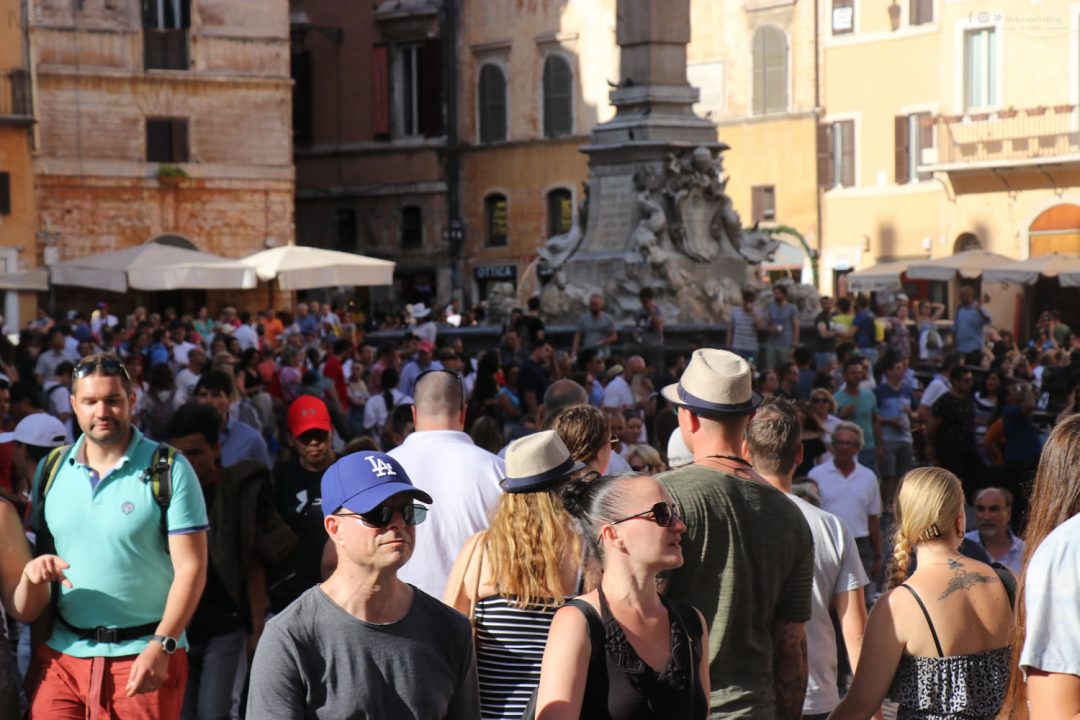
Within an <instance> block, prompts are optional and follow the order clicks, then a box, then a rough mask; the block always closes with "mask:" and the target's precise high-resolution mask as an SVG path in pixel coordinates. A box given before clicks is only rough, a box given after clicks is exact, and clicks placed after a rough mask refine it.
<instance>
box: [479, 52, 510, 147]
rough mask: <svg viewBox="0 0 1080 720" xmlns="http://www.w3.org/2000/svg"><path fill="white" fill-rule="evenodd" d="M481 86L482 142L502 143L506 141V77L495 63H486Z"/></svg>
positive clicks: (481, 77)
mask: <svg viewBox="0 0 1080 720" xmlns="http://www.w3.org/2000/svg"><path fill="white" fill-rule="evenodd" d="M479 85H480V86H479V88H477V103H478V105H479V107H478V108H477V112H478V114H479V116H480V142H482V143H492V142H502V141H504V140H506V75H504V74H503V71H502V68H501V67H499V66H498V65H496V64H495V63H484V65H483V67H481V68H480V80H479Z"/></svg>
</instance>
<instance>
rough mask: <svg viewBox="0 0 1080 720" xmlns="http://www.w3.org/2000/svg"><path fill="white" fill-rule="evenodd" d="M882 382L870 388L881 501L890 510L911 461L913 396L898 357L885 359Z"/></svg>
mask: <svg viewBox="0 0 1080 720" xmlns="http://www.w3.org/2000/svg"><path fill="white" fill-rule="evenodd" d="M885 360H886V367H885V381H884V382H882V383H879V384H878V385H877V386H876V387H875V388H874V395H875V396H877V405H878V417H879V423H880V425H881V444H882V453H881V456H880V457H881V467H880V468H879V469H880V470H881V500H882V504H883V505H884V506H885V507H886V508H889V507H892V502H893V496H894V495H895V494H896V487H897V482H898V481H899V480H900V478H902V477H904V475H906V474H907V471H908V470H910V469H911V466H912V464H913V462H914V444H913V438H912V435H911V419H912V418H913V417H914V416H915V413H914V410H913V409H912V406H913V405H914V404H915V395H914V393H913V392H912V391H911V387H910V386H909V385H907V384H906V383H905V382H904V376H905V375H906V374H907V363H906V362H904V360H903V358H901V357H900V356H899V355H896V354H893V353H890V354H888V355H887V356H886V358H885Z"/></svg>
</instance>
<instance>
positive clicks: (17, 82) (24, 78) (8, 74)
mask: <svg viewBox="0 0 1080 720" xmlns="http://www.w3.org/2000/svg"><path fill="white" fill-rule="evenodd" d="M32 118H33V109H32V107H31V103H30V73H28V72H27V71H26V70H19V69H16V70H0V123H23V122H30V121H31V120H32Z"/></svg>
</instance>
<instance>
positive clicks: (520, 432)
mask: <svg viewBox="0 0 1080 720" xmlns="http://www.w3.org/2000/svg"><path fill="white" fill-rule="evenodd" d="M772 295H773V298H772V301H771V302H769V303H767V304H765V305H759V301H758V297H757V295H756V294H754V293H751V292H747V293H746V294H745V295H744V303H743V305H742V307H740V308H736V309H735V311H734V312H733V313H732V316H731V318H730V319H729V323H728V327H727V336H726V346H724V349H714V348H710V347H705V346H699V347H692V348H689V349H686V350H685V351H684V349H682V348H672V347H668V346H666V345H665V342H664V332H665V328H664V321H663V317H662V313H661V312H660V310H659V309H658V307H657V305H656V303H655V301H654V298H653V297H652V294H651V293H650V292H649V291H647V290H645V291H643V292H642V294H641V308H640V310H639V311H638V312H637V313H636V314H635V316H634V324H633V326H632V327H630V328H627V329H624V330H622V331H620V329H619V328H618V327H617V325H616V323H615V321H614V319H613V318H612V316H611V315H609V314H608V313H606V312H605V311H604V298H603V297H601V296H599V295H594V296H593V297H591V298H590V299H589V303H588V308H587V310H586V311H585V312H584V313H583V315H582V317H581V318H580V320H579V321H578V323H577V325H576V327H575V332H574V334H573V338H572V342H570V343H569V344H568V345H569V346H568V347H556V346H555V344H554V343H553V340H552V338H551V337H549V335H548V328H547V327H546V325H545V323H544V320H543V318H542V316H541V313H540V309H539V303H538V302H535V299H534V301H533V302H530V303H529V305H528V307H527V308H522V309H521V310H515V311H514V312H513V313H512V314H511V316H510V318H509V320H508V322H507V323H506V325H505V326H504V327H503V328H502V329H501V332H500V333H499V335H498V340H497V343H493V344H492V346H491V347H489V348H482V349H481V350H480V351H479V352H471V351H470V349H467V348H466V347H465V346H464V344H463V342H462V339H461V337H462V336H461V334H460V333H455V332H452V331H451V330H450V328H451V327H452V326H453V324H452V323H447V322H446V318H447V317H450V316H454V315H455V314H457V316H458V317H459V321H460V318H461V317H462V316H461V315H460V314H459V313H457V308H456V307H449V308H446V309H445V310H435V311H433V310H432V309H430V308H427V307H425V306H423V305H420V304H418V305H415V306H410V307H409V308H408V312H407V313H406V319H405V325H404V327H401V328H399V331H398V332H396V333H394V334H393V337H394V338H395V339H393V340H389V339H385V338H386V337H388V335H387V334H385V333H384V334H383V335H382V336H381V338H382V339H379V340H377V341H373V340H370V339H369V337H368V336H369V333H371V332H372V331H374V330H378V329H384V328H380V327H376V326H374V325H373V324H370V323H364V322H361V321H359V320H358V319H357V318H354V317H352V316H350V315H348V314H346V313H343V312H341V311H340V310H339V309H337V308H333V307H330V306H323V305H320V304H319V303H316V302H301V303H298V304H297V305H296V306H295V307H294V308H292V309H291V310H290V311H289V312H282V311H275V310H265V311H262V312H258V313H250V312H246V311H236V310H235V309H233V308H223V309H222V310H221V311H220V312H219V313H217V314H216V316H214V317H211V315H210V313H208V312H207V310H206V309H205V308H204V309H201V310H200V311H199V312H198V313H196V314H195V315H193V316H189V315H184V316H179V315H177V314H176V313H174V312H171V311H166V312H164V313H163V314H160V315H159V314H156V313H146V312H145V311H144V310H142V309H141V308H140V309H137V310H136V311H135V312H134V313H133V314H132V315H130V316H128V317H127V318H125V320H124V321H123V322H121V321H120V320H119V319H118V318H116V317H115V316H114V315H112V314H110V312H109V309H108V307H106V306H104V305H103V304H102V305H99V306H98V307H97V308H96V309H95V310H94V311H93V313H91V314H89V315H88V316H84V315H82V314H79V313H71V314H69V316H68V317H67V318H65V319H63V320H54V319H53V318H51V317H49V316H48V314H47V313H45V312H44V311H42V312H41V313H39V318H38V320H37V321H36V322H34V323H32V324H31V326H29V327H28V328H27V329H25V330H24V331H22V332H21V333H20V335H19V338H18V342H17V343H11V342H10V341H8V340H7V339H6V338H3V339H0V371H2V377H0V422H2V424H3V427H2V430H3V432H4V434H2V435H0V498H2V501H0V534H3V536H4V540H3V548H4V549H3V551H2V552H0V600H2V602H3V607H4V611H5V614H6V622H5V629H6V633H4V634H3V636H2V637H0V660H2V661H0V718H2V717H18V716H19V713H20V711H21V710H20V706H21V707H22V708H23V709H28V711H29V715H30V717H40V718H66V717H90V716H95V717H97V716H101V717H104V716H109V717H121V718H126V717H161V718H174V717H183V718H228V717H245V716H246V717H251V718H279V717H326V718H339V717H354V716H367V717H387V718H390V717H393V718H398V717H416V718H481V717H482V718H485V719H488V718H517V717H541V718H545V719H550V718H577V717H611V718H643V717H692V718H702V717H751V718H777V717H779V718H813V719H815V720H817V719H819V718H821V719H823V718H826V717H835V718H849V717H850V718H870V717H880V712H881V707H882V703H883V701H884V699H885V698H886V697H887V696H888V697H891V698H892V699H893V700H894V701H895V702H897V703H898V704H899V715H898V716H899V717H963V718H968V717H972V718H974V717H985V718H991V717H995V716H996V714H997V713H998V712H999V711H1000V710H1001V709H1002V708H1005V709H1006V710H1007V711H1008V710H1010V709H1011V710H1013V711H1017V712H1018V711H1019V710H1020V709H1022V708H1023V707H1025V706H1029V707H1030V708H1031V712H1032V714H1031V717H1037V718H1056V717H1071V716H1072V715H1071V713H1075V712H1078V711H1080V680H1077V675H1075V674H1074V673H1075V662H1074V659H1073V657H1074V656H1072V655H1071V652H1073V650H1072V648H1070V647H1069V645H1070V643H1072V642H1073V641H1072V640H1071V637H1072V635H1071V633H1067V632H1066V633H1063V632H1051V628H1052V627H1061V628H1072V627H1077V626H1080V616H1078V614H1077V613H1075V612H1074V611H1073V610H1072V608H1071V607H1069V608H1063V607H1060V603H1055V602H1054V598H1055V597H1060V596H1061V594H1062V593H1066V592H1070V591H1071V589H1072V588H1071V584H1075V581H1076V578H1075V572H1074V571H1073V570H1072V569H1069V570H1068V571H1064V570H1063V568H1066V567H1068V568H1072V567H1073V566H1070V565H1068V563H1069V561H1070V559H1071V558H1072V557H1073V556H1072V553H1073V552H1075V551H1074V550H1073V546H1074V543H1072V542H1071V537H1070V536H1069V534H1068V528H1069V527H1071V521H1070V519H1071V518H1072V516H1073V515H1075V514H1076V513H1077V512H1078V511H1080V500H1078V498H1080V420H1078V419H1077V414H1078V413H1080V401H1078V400H1077V398H1080V376H1078V374H1077V370H1078V369H1080V345H1078V344H1077V343H1076V341H1075V339H1074V337H1073V335H1072V333H1071V331H1070V330H1069V328H1068V327H1067V326H1064V324H1063V323H1061V322H1060V317H1058V316H1056V315H1055V314H1054V313H1047V314H1045V315H1043V316H1041V317H1040V318H1039V321H1038V327H1037V328H1036V329H1035V331H1034V332H1033V333H1032V338H1031V341H1030V343H1029V345H1028V347H1027V348H1025V349H1024V350H1021V349H1020V348H1019V347H1018V346H1017V345H1016V343H1015V342H1014V340H1013V338H1012V337H1011V335H1010V334H1009V333H1007V332H1005V331H1002V330H997V329H995V328H994V326H993V321H992V318H991V316H990V314H989V313H988V312H987V310H986V309H985V307H984V306H983V304H982V303H980V302H979V300H978V299H976V298H975V294H974V293H973V292H972V291H971V289H970V288H963V289H961V291H960V297H961V304H960V307H959V308H957V311H956V313H954V314H955V316H956V317H955V322H954V324H953V326H952V327H946V326H945V324H944V323H943V322H942V321H941V316H942V312H943V308H941V307H940V306H936V305H934V304H931V303H927V302H921V301H920V302H915V303H909V302H908V301H907V299H906V298H904V297H903V296H897V297H896V298H894V299H893V301H892V303H891V304H890V305H888V306H885V307H877V306H876V305H875V304H874V303H872V302H871V299H870V298H868V297H862V296H860V297H858V298H855V299H854V301H852V300H850V299H848V298H841V299H839V300H837V301H836V303H835V307H834V303H833V301H832V300H831V299H830V298H822V300H821V308H820V310H821V312H820V313H819V314H818V316H817V317H816V318H815V320H814V323H813V327H812V329H811V330H810V331H809V332H806V330H807V328H806V327H803V326H802V325H801V323H800V322H799V314H798V311H797V309H796V308H795V307H794V306H793V305H792V304H791V303H790V302H789V300H788V291H787V288H786V286H784V285H777V286H776V287H775V288H774V289H773V292H772ZM976 378H977V379H978V383H977V385H978V387H977V388H976V382H975V380H976ZM1062 387H1063V388H1066V391H1063V392H1060V393H1058V392H1057V390H1056V389H1055V388H1062ZM1050 394H1052V395H1055V398H1054V400H1053V401H1047V398H1046V396H1047V395H1050ZM1059 401H1060V402H1059ZM1053 403H1057V407H1053V408H1051V405H1052V404H1053ZM1059 408H1060V412H1056V411H1057V410H1058V409H1059ZM1055 423H1056V427H1054V428H1053V430H1052V432H1051V431H1050V426H1053V425H1055ZM421 524H423V527H417V526H418V525H421ZM1073 565H1075V563H1073ZM900 587H903V588H904V589H903V590H902V591H899V588H900ZM1068 604H1069V605H1075V603H1068ZM1014 605H1015V606H1016V608H1017V611H1016V614H1015V618H1016V622H1014V613H1013V609H1012V608H1013V606H1014ZM3 643H6V646H5V645H3ZM867 657H870V658H872V661H866V662H863V661H862V660H863V659H864V658H867ZM1021 668H1022V669H1023V672H1021ZM1006 691H1007V693H1008V696H1006ZM1069 708H1072V709H1071V710H1070V709H1069ZM1036 709H1038V712H1036ZM1016 717H1022V715H1017V716H1016Z"/></svg>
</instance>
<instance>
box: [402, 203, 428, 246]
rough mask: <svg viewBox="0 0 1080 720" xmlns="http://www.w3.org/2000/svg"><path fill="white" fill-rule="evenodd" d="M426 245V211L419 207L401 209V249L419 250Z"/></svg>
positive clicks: (410, 206)
mask: <svg viewBox="0 0 1080 720" xmlns="http://www.w3.org/2000/svg"><path fill="white" fill-rule="evenodd" d="M423 244H424V211H423V210H421V209H420V206H419V205H406V206H405V207H403V208H401V247H403V248H418V247H421V246H422V245H423Z"/></svg>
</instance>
